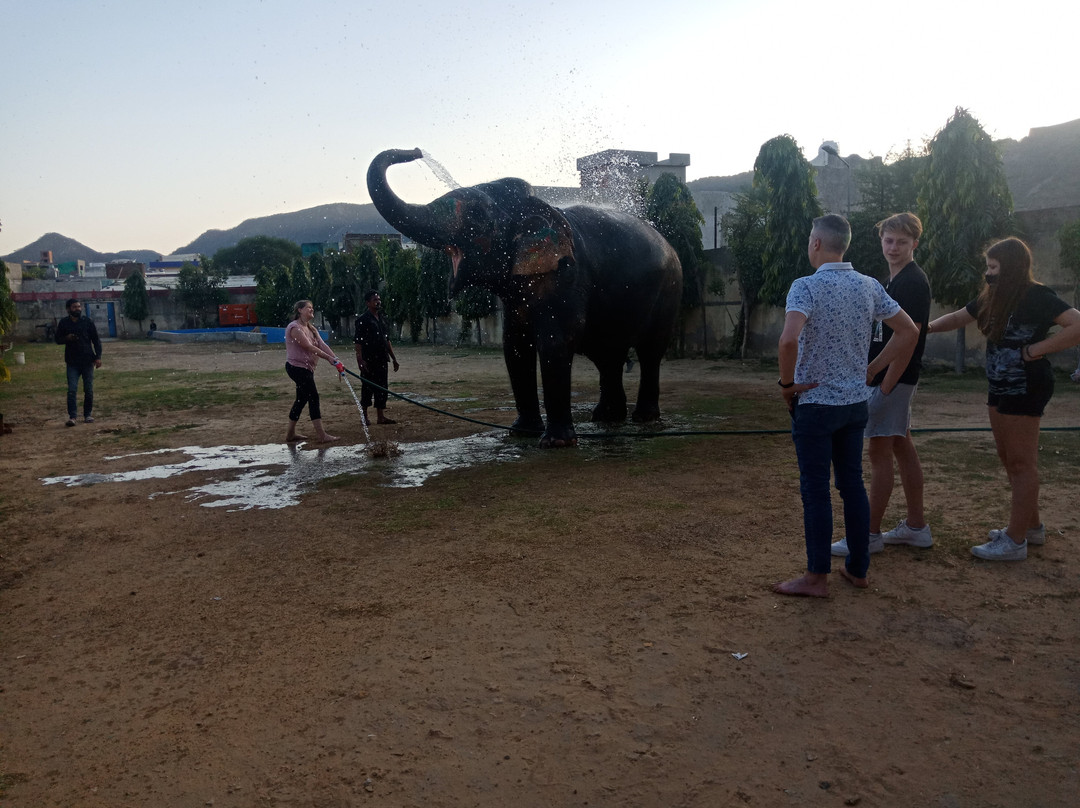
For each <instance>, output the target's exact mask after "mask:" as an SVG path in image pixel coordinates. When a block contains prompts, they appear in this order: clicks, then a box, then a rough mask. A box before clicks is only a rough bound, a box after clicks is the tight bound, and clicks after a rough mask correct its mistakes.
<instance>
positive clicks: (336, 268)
mask: <svg viewBox="0 0 1080 808" xmlns="http://www.w3.org/2000/svg"><path fill="white" fill-rule="evenodd" d="M357 259H358V255H357V253H345V252H335V253H331V254H330V261H329V270H330V271H329V276H330V291H329V295H328V297H327V300H326V303H325V304H324V306H323V309H322V310H323V312H324V313H325V316H326V318H327V319H328V320H329V321H330V326H331V329H332V330H333V331H334V332H335V333H341V332H342V329H345V328H349V327H350V320H351V319H352V318H353V317H355V316H356V314H357V313H358V312H359V311H360V309H361V307H362V306H363V305H364V297H363V295H364V291H365V289H367V288H370V287H365V286H364V285H363V281H362V280H361V279H360V277H359V275H358V274H357Z"/></svg>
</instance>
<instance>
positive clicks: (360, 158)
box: [0, 0, 1080, 255]
mask: <svg viewBox="0 0 1080 808" xmlns="http://www.w3.org/2000/svg"><path fill="white" fill-rule="evenodd" d="M386 5H387V6H388V4H386ZM0 10H2V12H3V15H2V18H3V19H4V20H5V23H6V26H5V30H7V31H8V32H9V34H11V35H14V36H15V43H16V44H17V45H18V46H19V47H18V48H16V49H13V50H14V51H16V54H15V56H14V57H13V58H11V59H9V61H8V63H7V65H6V66H5V70H4V71H3V72H2V74H0V109H3V111H4V112H5V115H4V123H5V125H4V134H3V143H4V146H5V148H3V149H2V150H0V222H2V223H3V230H2V231H0V255H7V254H10V253H12V252H14V251H16V250H19V249H21V248H22V247H25V246H26V245H28V244H31V243H32V242H34V241H36V240H37V239H38V238H40V237H41V236H43V235H44V234H45V233H48V232H58V233H62V234H63V235H65V236H67V237H69V238H73V239H76V240H77V241H79V242H81V243H83V244H85V245H86V246H88V247H90V248H92V249H94V250H97V251H99V252H106V253H112V252H118V251H121V250H136V249H142V250H154V251H155V252H158V253H161V254H169V253H171V252H173V251H175V250H176V249H179V248H181V247H183V246H184V245H187V244H189V243H191V242H192V241H193V240H195V239H196V238H198V237H199V236H200V235H202V234H203V233H204V232H205V231H207V230H210V229H230V228H232V227H235V226H237V225H238V224H240V223H241V222H242V221H244V220H247V219H252V218H259V217H262V216H269V215H273V214H277V213H285V212H293V211H298V210H303V209H306V208H311V207H315V206H317V205H323V204H334V203H341V202H347V203H354V204H365V203H368V202H370V199H369V198H368V194H367V190H366V187H365V183H364V178H365V174H366V171H367V166H368V163H369V162H370V160H371V159H372V158H373V157H374V156H375V155H376V154H377V153H378V152H380V151H382V150H383V149H388V148H412V147H414V146H418V147H420V148H422V149H424V151H425V152H426V153H429V154H431V155H432V156H433V157H434V158H435V159H437V160H438V161H439V162H440V163H442V165H444V166H445V167H446V169H447V170H448V171H449V172H450V174H452V175H453V177H454V178H455V179H456V180H457V181H458V182H459V183H461V184H463V185H470V184H473V183H476V182H483V181H487V180H491V179H495V178H497V177H502V176H518V177H521V178H523V179H525V180H527V181H529V182H530V183H532V184H534V185H562V186H567V185H570V186H575V185H577V184H578V175H577V171H576V168H575V161H576V159H577V158H578V157H582V156H584V155H586V154H591V153H594V152H599V151H603V150H605V149H629V150H636V151H648V152H657V154H658V155H659V157H660V159H665V158H666V157H667V156H668V155H669V154H670V153H689V154H690V158H691V164H690V166H689V168H688V169H687V179H688V180H694V179H700V178H703V177H709V176H728V175H732V174H738V173H741V172H744V171H749V170H751V169H752V168H753V163H754V160H755V158H756V157H757V152H758V149H759V148H760V146H761V144H762V143H764V142H765V141H767V140H769V139H770V138H772V137H775V136H776V135H780V134H789V135H791V136H793V137H794V138H795V139H796V141H797V142H798V143H799V146H800V147H801V148H802V149H803V151H804V153H805V154H806V156H807V158H808V159H809V158H812V157H813V156H814V155H815V154H816V153H817V149H818V146H819V145H820V144H821V143H822V142H823V141H826V140H831V141H834V142H836V143H837V144H838V146H839V150H840V153H841V154H843V155H844V156H847V155H850V154H859V155H861V156H863V157H872V156H881V157H884V156H886V155H888V154H889V153H890V152H899V151H901V150H903V149H904V147H905V146H906V144H907V143H908V142H910V143H912V144H913V145H915V146H919V145H921V144H922V143H923V142H924V141H925V140H927V139H929V138H930V137H932V136H933V135H934V133H935V132H936V131H937V130H939V129H940V128H941V127H942V126H943V125H944V124H945V123H946V121H947V120H948V118H949V117H950V116H951V115H952V114H953V111H954V109H955V108H956V107H958V106H959V107H963V108H965V109H967V110H968V111H969V112H970V113H971V114H972V115H974V116H975V117H976V118H977V119H978V120H979V121H980V122H981V123H982V125H983V127H984V128H985V129H986V131H987V132H988V133H989V134H990V135H991V136H992V137H994V138H995V139H1001V138H1014V139H1016V140H1021V139H1023V138H1024V137H1026V136H1027V135H1028V132H1029V131H1030V130H1031V129H1036V128H1040V127H1045V126H1052V125H1056V124H1061V123H1066V122H1068V121H1072V120H1075V119H1077V118H1080V99H1078V98H1077V97H1076V96H1075V94H1071V93H1066V92H1063V91H1061V90H1058V91H1056V92H1054V91H1051V92H1046V93H1037V92H1036V91H1035V90H1034V88H1035V87H1037V86H1048V85H1049V86H1051V87H1052V84H1051V83H1052V82H1053V81H1054V80H1061V81H1067V80H1068V79H1069V78H1071V77H1072V76H1073V75H1074V74H1075V68H1074V66H1073V65H1072V64H1071V61H1072V59H1071V54H1072V47H1071V45H1072V43H1071V32H1072V31H1073V30H1074V26H1073V25H1072V24H1069V22H1070V21H1073V22H1074V21H1075V17H1076V15H1077V13H1076V12H1075V11H1073V12H1070V11H1067V10H1064V7H1062V6H1061V5H1060V4H1057V3H1051V2H1049V0H1032V2H1029V3H1027V4H1025V6H1024V8H1023V14H1016V15H1014V17H1015V18H1014V19H1013V18H1010V19H1008V20H1007V21H1004V22H1003V21H1002V19H1001V16H1000V15H999V14H997V13H996V12H993V13H992V12H988V11H987V9H986V6H985V5H984V4H979V3H974V2H948V0H938V2H929V1H928V0H912V2H909V3H907V4H905V5H904V6H899V7H898V6H892V7H888V8H886V7H884V6H882V7H877V6H874V7H870V6H866V5H864V4H861V3H857V2H854V0H839V2H835V3H832V4H830V5H828V6H820V7H818V6H807V5H806V4H802V3H796V2H794V1H793V0H775V2H768V1H767V0H766V1H765V2H751V0H719V2H713V3H709V4H703V3H701V2H689V1H688V0H673V1H672V2H670V3H667V4H664V5H661V6H657V5H655V4H652V3H644V2H640V0H625V1H624V2H620V3H614V2H596V1H595V0H594V1H593V2H590V1H589V0H578V2H573V3H572V2H568V0H551V1H550V2H548V3H546V4H542V5H532V4H530V5H528V6H522V7H515V6H514V5H512V4H510V5H508V4H506V3H505V2H495V0H477V1H476V2H465V3H461V4H459V5H458V6H457V7H454V8H449V7H447V6H446V5H445V4H442V3H437V2H432V1H429V2H420V1H416V2H401V3H398V4H395V6H394V8H392V9H391V8H389V7H383V4H379V5H375V4H372V5H358V4H352V3H345V2H338V1H337V0H310V1H309V2H307V3H304V4H295V3H290V2H287V1H286V0H265V2H256V0H230V2H225V3H222V4H219V5H218V6H216V7H213V8H198V7H192V6H191V5H190V4H188V3H176V2H161V3H144V2H135V0H103V2H100V3H96V4H93V5H92V6H91V5H89V4H86V5H85V6H84V4H73V3H70V2H62V1H61V0H39V2H37V3H35V4H29V3H20V2H14V0H0ZM721 40H726V41H721ZM31 45H32V48H31ZM890 55H891V57H890ZM389 176H390V182H391V185H392V186H393V187H394V189H395V190H396V191H397V192H398V193H399V194H400V195H401V196H403V197H404V198H405V199H407V200H408V201H411V202H426V201H428V200H430V199H433V198H434V197H436V196H438V195H440V194H442V193H444V192H445V191H446V187H445V186H444V185H443V184H442V183H441V182H439V181H438V180H437V179H436V178H435V177H434V175H433V174H432V173H431V172H430V171H429V170H428V169H427V168H426V167H425V166H423V165H420V164H412V165H406V166H395V167H394V168H393V169H392V170H391V173H390V175H389Z"/></svg>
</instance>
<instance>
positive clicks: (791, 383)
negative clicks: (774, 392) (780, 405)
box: [776, 379, 795, 390]
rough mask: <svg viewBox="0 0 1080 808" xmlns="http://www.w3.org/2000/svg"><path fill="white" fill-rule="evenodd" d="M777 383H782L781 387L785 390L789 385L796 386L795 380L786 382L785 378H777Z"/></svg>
mask: <svg viewBox="0 0 1080 808" xmlns="http://www.w3.org/2000/svg"><path fill="white" fill-rule="evenodd" d="M776 383H777V384H778V385H780V386H781V387H783V388H784V389H785V390H787V389H788V388H789V387H794V386H795V382H788V383H787V384H784V380H783V379H777V380H776Z"/></svg>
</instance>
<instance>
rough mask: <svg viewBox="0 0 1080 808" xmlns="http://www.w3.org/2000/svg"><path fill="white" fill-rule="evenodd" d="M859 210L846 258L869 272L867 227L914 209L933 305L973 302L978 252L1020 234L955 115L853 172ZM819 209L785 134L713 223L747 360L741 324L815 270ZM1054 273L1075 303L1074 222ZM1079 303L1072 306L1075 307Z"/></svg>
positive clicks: (984, 152) (994, 161)
mask: <svg viewBox="0 0 1080 808" xmlns="http://www.w3.org/2000/svg"><path fill="white" fill-rule="evenodd" d="M854 181H855V182H856V183H857V187H858V189H859V192H860V197H861V200H862V201H861V204H860V207H859V209H858V210H855V211H851V212H849V213H848V219H849V220H850V222H851V229H852V234H853V235H852V243H851V247H850V248H849V250H848V252H847V255H846V256H845V258H846V259H847V260H849V261H851V262H852V264H853V265H854V266H855V268H856V269H858V270H860V271H863V272H866V273H867V274H874V273H873V272H869V271H868V268H869V267H876V266H879V265H880V264H881V247H880V243H879V241H878V238H877V235H876V233H875V231H874V225H875V224H876V223H877V222H879V221H881V220H882V219H884V218H886V217H888V216H890V215H891V214H893V213H899V212H902V211H912V212H914V213H916V214H917V215H918V216H919V218H920V219H921V220H922V222H923V228H924V229H923V235H922V238H921V239H920V243H919V247H918V249H917V250H916V252H915V258H916V260H917V261H918V262H919V265H920V266H921V267H922V268H923V269H924V270H925V272H926V275H927V277H928V278H929V280H930V287H931V291H932V293H933V296H934V299H935V300H936V301H937V302H939V303H941V304H943V305H945V306H950V307H954V308H958V307H960V306H963V305H964V304H966V303H967V302H968V301H969V300H971V299H972V298H974V297H975V296H976V294H978V291H979V286H980V283H981V281H982V277H983V271H984V262H983V250H984V249H985V248H986V247H987V246H988V245H989V244H990V242H992V241H994V240H996V239H1000V238H1004V237H1006V236H1014V235H1015V236H1021V237H1023V235H1024V234H1023V233H1021V232H1019V227H1018V224H1017V221H1016V219H1015V218H1014V216H1013V202H1012V194H1011V193H1010V191H1009V187H1008V184H1007V182H1006V178H1005V169H1004V166H1003V164H1002V160H1001V154H1000V151H999V149H998V146H997V144H995V143H994V141H993V139H992V138H991V137H990V136H989V135H988V134H987V133H986V131H985V130H984V129H983V127H982V125H981V124H980V123H979V121H978V120H977V119H976V118H975V117H974V116H973V115H972V114H971V113H970V112H968V111H967V110H965V109H963V108H961V107H957V108H956V110H955V111H954V114H953V115H952V116H951V117H950V118H949V120H948V121H947V122H946V123H945V125H944V126H943V127H942V128H941V129H940V130H939V131H938V132H937V134H936V135H934V137H933V138H931V139H930V140H929V141H928V142H927V143H925V144H924V145H923V147H922V148H920V149H913V148H912V147H911V146H910V144H909V145H908V146H907V148H905V149H904V151H903V152H901V153H899V154H890V155H888V156H887V158H886V159H885V160H883V161H881V162H878V161H874V162H871V163H870V164H868V165H867V166H864V167H860V168H859V169H858V170H857V171H856V172H855V176H854ZM823 212H824V211H823V210H822V208H821V206H820V204H819V202H818V198H817V188H816V186H815V183H814V169H813V167H812V166H811V165H810V163H809V162H808V161H807V160H806V159H805V158H804V157H803V154H802V151H801V150H800V149H799V146H798V144H797V143H796V142H795V140H794V139H793V138H792V137H790V136H789V135H781V136H779V137H776V138H773V139H772V140H769V141H768V142H766V143H765V144H764V145H762V147H761V150H760V152H759V153H758V157H757V160H756V161H755V163H754V179H753V185H752V187H751V188H749V189H747V190H746V191H745V192H743V193H741V194H737V195H736V205H735V208H734V210H733V211H731V212H730V213H728V214H726V215H725V216H724V217H723V219H722V223H721V229H722V232H723V234H724V238H725V240H726V242H727V244H728V248H729V250H730V254H731V258H732V260H733V263H734V265H735V272H736V277H737V278H738V282H739V287H740V291H741V297H742V308H741V311H740V317H739V323H738V327H737V335H738V336H737V339H738V341H739V342H740V344H741V349H740V353H742V354H743V355H745V352H746V347H747V346H746V338H747V332H748V323H749V321H750V316H751V314H752V313H753V311H754V309H755V308H756V307H757V306H758V305H760V304H762V303H764V304H766V305H771V306H781V305H783V304H784V302H785V298H786V296H787V290H788V288H789V287H790V286H791V282H792V281H793V280H794V279H795V278H797V277H800V276H803V275H809V274H810V273H811V272H813V269H812V268H811V267H810V264H809V261H808V259H807V256H806V239H807V236H808V234H809V232H810V228H811V223H812V221H813V219H814V218H816V217H817V216H820V215H821V214H822V213H823ZM1058 238H1059V241H1060V243H1061V265H1062V267H1063V268H1066V269H1068V270H1069V271H1071V272H1072V273H1073V275H1074V290H1073V294H1074V298H1076V297H1077V296H1078V295H1080V220H1078V221H1075V222H1071V223H1069V224H1067V225H1065V226H1064V227H1063V228H1062V229H1061V230H1060V231H1059V233H1058ZM1078 302H1080V301H1078ZM964 351H965V345H964V329H960V330H958V331H957V369H958V370H961V369H962V368H963V361H964V360H963V357H964Z"/></svg>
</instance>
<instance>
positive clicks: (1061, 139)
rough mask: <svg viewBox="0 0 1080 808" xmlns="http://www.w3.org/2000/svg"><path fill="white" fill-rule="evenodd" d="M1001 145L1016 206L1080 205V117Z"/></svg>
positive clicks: (1035, 207) (1037, 207)
mask: <svg viewBox="0 0 1080 808" xmlns="http://www.w3.org/2000/svg"><path fill="white" fill-rule="evenodd" d="M1000 145H1001V147H1002V149H1001V151H1002V156H1001V161H1002V163H1003V164H1004V166H1005V176H1006V178H1007V179H1008V182H1009V190H1010V191H1012V197H1013V205H1014V206H1015V208H1016V210H1040V209H1043V208H1058V207H1069V206H1071V205H1080V119H1077V120H1075V121H1069V122H1068V123H1059V124H1057V125H1056V126H1042V127H1039V128H1037V129H1032V130H1031V131H1030V133H1029V134H1028V136H1027V137H1026V138H1024V139H1023V140H1020V141H1016V140H1005V141H1001V142H1000Z"/></svg>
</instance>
